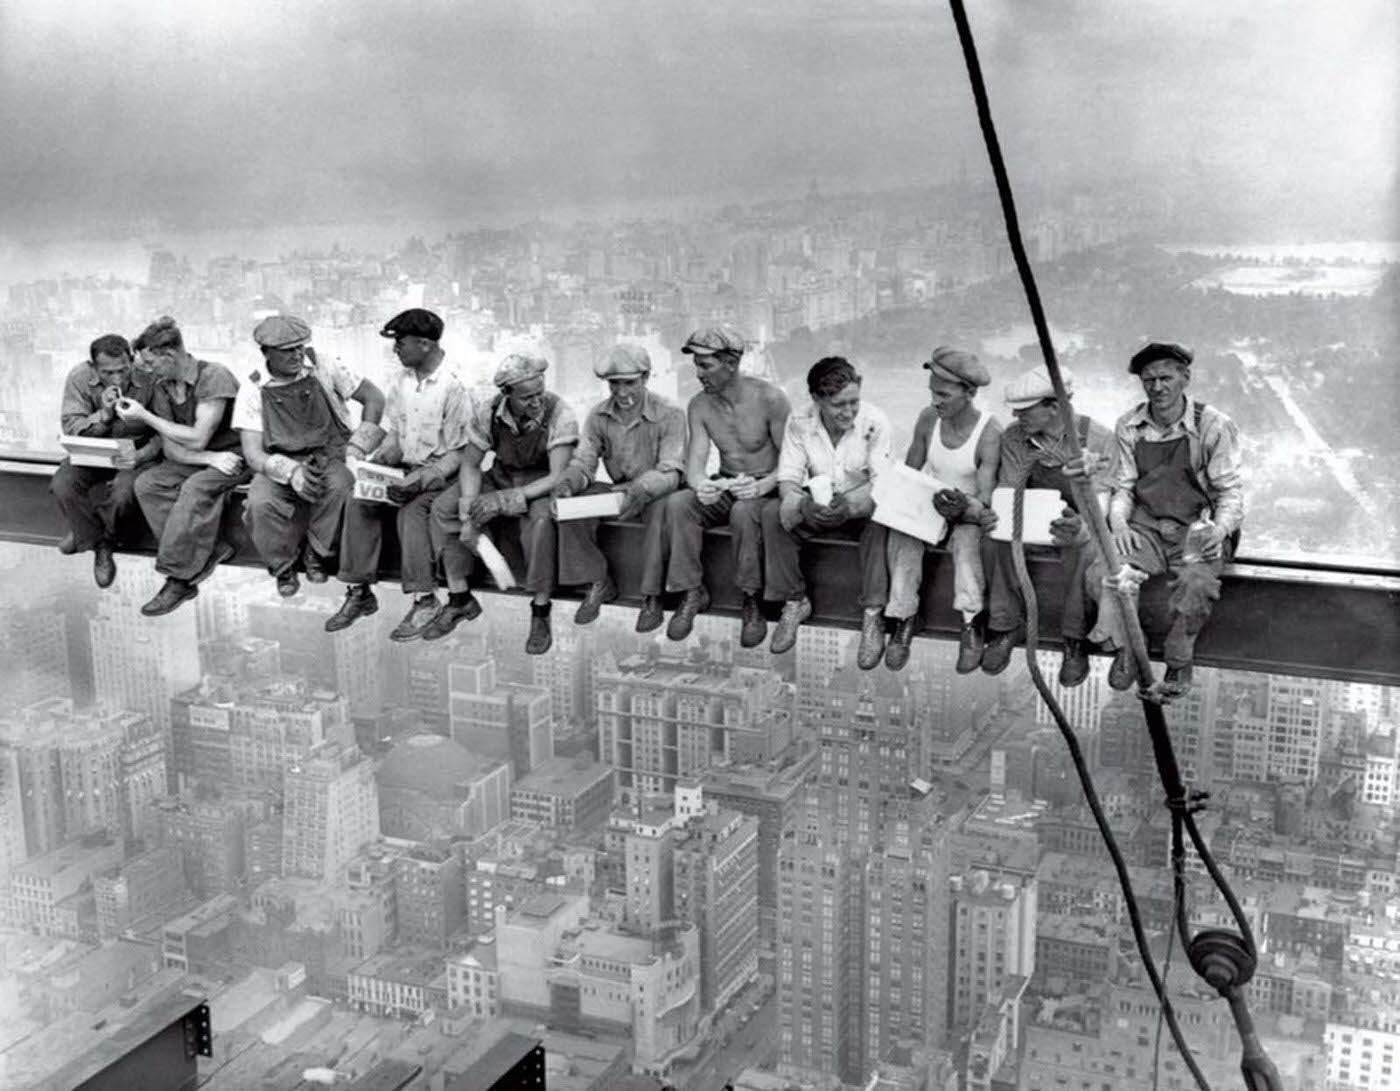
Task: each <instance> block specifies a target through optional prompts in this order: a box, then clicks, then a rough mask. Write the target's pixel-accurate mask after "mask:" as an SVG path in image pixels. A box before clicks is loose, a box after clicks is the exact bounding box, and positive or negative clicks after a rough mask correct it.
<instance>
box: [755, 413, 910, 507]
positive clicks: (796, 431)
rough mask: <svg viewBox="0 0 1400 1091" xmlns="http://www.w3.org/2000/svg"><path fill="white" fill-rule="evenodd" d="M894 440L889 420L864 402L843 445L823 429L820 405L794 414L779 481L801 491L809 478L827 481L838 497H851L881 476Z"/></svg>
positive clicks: (781, 457)
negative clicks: (852, 491) (857, 490)
mask: <svg viewBox="0 0 1400 1091" xmlns="http://www.w3.org/2000/svg"><path fill="white" fill-rule="evenodd" d="M892 440H893V435H892V433H891V431H890V422H889V418H888V417H886V416H885V414H884V413H883V412H881V411H880V410H879V409H876V408H875V406H873V405H870V404H869V403H868V402H864V401H862V402H861V403H860V409H859V411H857V413H856V419H855V423H854V424H852V425H851V427H850V429H849V430H848V431H846V432H844V433H843V434H842V436H841V441H840V442H839V443H836V444H833V443H832V442H831V435H830V433H828V432H827V430H826V425H824V424H822V418H821V411H820V410H819V409H818V408H817V406H816V405H815V404H812V405H809V406H808V407H807V408H806V409H804V410H803V411H801V412H800V413H793V414H792V415H791V416H789V417H788V419H787V425H786V427H784V429H783V446H782V449H781V451H780V452H779V455H778V481H779V482H787V483H788V484H792V485H797V486H798V487H801V486H803V485H805V484H806V483H807V479H808V478H809V477H819V476H822V475H826V476H828V477H830V478H831V483H832V486H833V488H834V489H835V491H836V492H838V493H848V492H850V491H851V490H852V489H856V488H859V487H860V486H861V485H864V484H866V483H867V482H868V481H870V480H871V479H872V478H874V477H875V476H876V475H878V474H879V473H880V472H881V471H882V470H883V469H884V468H885V467H886V466H888V465H889V463H890V450H891V443H892Z"/></svg>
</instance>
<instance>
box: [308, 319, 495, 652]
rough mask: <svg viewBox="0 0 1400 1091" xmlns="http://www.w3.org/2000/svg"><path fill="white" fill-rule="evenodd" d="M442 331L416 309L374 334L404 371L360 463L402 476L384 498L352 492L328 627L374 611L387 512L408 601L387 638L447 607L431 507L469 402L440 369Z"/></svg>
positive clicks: (450, 468)
mask: <svg viewBox="0 0 1400 1091" xmlns="http://www.w3.org/2000/svg"><path fill="white" fill-rule="evenodd" d="M442 331H443V325H442V319H441V318H439V317H438V316H437V315H435V314H434V313H433V312H432V311H426V310H423V309H422V308H421V307H414V308H412V309H410V310H407V311H404V312H402V313H401V314H397V315H395V316H394V317H393V318H391V319H390V320H389V321H388V322H387V323H385V325H384V328H383V329H382V330H380V331H379V333H380V336H382V337H388V338H392V339H393V342H394V355H395V356H396V357H397V358H398V361H399V363H400V364H401V365H402V369H401V370H400V371H399V374H398V376H397V377H396V378H395V379H394V382H393V385H391V386H390V388H389V397H388V401H387V404H386V405H385V408H384V417H383V420H382V424H383V426H384V432H385V434H384V439H383V441H382V442H381V443H380V444H379V446H378V447H377V448H375V449H374V450H373V451H370V452H367V455H368V458H367V459H366V461H369V462H372V463H376V464H379V465H382V466H390V467H393V468H395V469H398V470H402V471H403V478H402V479H401V480H399V481H396V482H394V483H393V484H392V485H390V486H389V487H388V490H387V494H388V503H383V502H380V501H376V500H368V499H364V500H361V499H356V498H354V497H351V498H350V499H349V500H347V501H346V502H345V521H344V524H343V526H342V529H341V535H340V573H339V575H340V579H341V580H342V581H344V582H345V583H347V584H349V587H348V588H347V590H346V592H345V601H344V602H342V603H341V605H340V609H339V610H337V611H336V612H335V613H334V614H332V615H331V617H330V618H328V619H327V621H326V631H327V632H331V633H333V632H337V631H339V630H341V629H344V628H347V627H348V626H350V625H353V624H354V623H355V621H356V620H357V619H359V618H361V617H366V616H368V615H369V614H373V613H375V612H376V611H377V610H378V609H379V602H378V600H377V599H376V598H375V596H374V591H373V590H372V588H373V585H374V584H375V582H376V581H377V580H378V579H379V551H380V548H381V545H382V542H383V537H384V531H383V520H384V519H386V518H389V517H390V516H394V517H395V519H396V521H397V524H398V532H399V573H400V579H401V581H402V586H403V590H404V593H405V594H409V595H412V596H413V605H412V606H410V607H409V610H408V613H406V614H405V615H404V617H403V619H402V620H401V621H400V622H399V623H398V625H396V626H395V627H394V628H393V630H391V631H390V633H389V639H391V640H394V641H398V642H400V643H403V642H407V641H411V640H417V639H419V638H420V637H422V636H423V635H424V630H425V629H427V627H428V623H429V622H431V621H432V620H433V619H434V618H435V617H436V616H437V615H438V612H439V611H440V610H445V609H447V607H445V606H443V605H442V604H440V603H439V601H438V597H437V575H436V568H437V556H438V553H439V549H438V547H437V539H436V537H435V535H434V532H433V528H432V508H433V502H434V501H435V500H436V499H437V498H438V497H439V496H441V495H442V493H443V491H444V490H445V489H446V488H447V487H448V485H449V484H451V483H452V481H453V480H454V479H455V478H456V476H457V470H458V467H459V466H460V465H461V463H462V453H463V448H464V447H465V446H466V442H467V424H468V419H469V399H468V395H467V388H466V387H465V386H463V385H462V383H461V381H460V380H459V379H458V378H457V377H456V376H455V375H453V374H452V373H451V372H450V371H449V370H448V368H447V366H446V362H445V357H444V354H443V350H442V346H441V344H440V343H439V342H440V341H441V338H442Z"/></svg>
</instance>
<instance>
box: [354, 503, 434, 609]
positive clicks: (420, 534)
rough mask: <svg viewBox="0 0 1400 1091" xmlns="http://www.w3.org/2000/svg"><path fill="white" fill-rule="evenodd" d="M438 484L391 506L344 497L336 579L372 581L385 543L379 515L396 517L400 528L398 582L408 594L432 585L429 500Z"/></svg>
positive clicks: (422, 591) (426, 591)
mask: <svg viewBox="0 0 1400 1091" xmlns="http://www.w3.org/2000/svg"><path fill="white" fill-rule="evenodd" d="M441 495H442V490H441V489H428V490H425V491H424V492H420V493H419V494H418V495H417V496H415V497H414V498H413V499H412V500H410V501H409V502H408V503H407V504H404V505H403V506H402V507H399V508H396V507H394V505H393V504H380V503H377V502H376V501H373V500H356V499H354V498H353V497H351V498H350V499H347V500H346V501H345V517H344V521H343V522H342V523H341V530H340V573H339V575H340V578H341V579H342V580H343V581H344V582H346V583H377V582H378V581H379V551H380V549H381V548H382V546H383V544H384V520H385V519H390V518H393V519H396V520H397V522H398V530H399V582H400V584H401V585H402V586H403V589H404V591H406V592H407V593H408V594H410V595H426V594H429V593H431V592H433V591H435V590H436V589H437V578H436V575H435V572H434V569H435V566H436V563H437V553H436V551H435V549H434V546H433V537H432V511H433V501H435V500H436V499H437V498H438V497H439V496H441Z"/></svg>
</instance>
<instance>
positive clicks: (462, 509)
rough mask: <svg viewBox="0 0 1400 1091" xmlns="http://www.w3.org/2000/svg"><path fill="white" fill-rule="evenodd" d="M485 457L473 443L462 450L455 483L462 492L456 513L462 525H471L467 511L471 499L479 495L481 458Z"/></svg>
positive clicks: (470, 504)
mask: <svg viewBox="0 0 1400 1091" xmlns="http://www.w3.org/2000/svg"><path fill="white" fill-rule="evenodd" d="M485 457H486V452H485V451H483V450H482V449H481V448H480V447H478V446H477V445H476V444H475V443H468V444H467V445H466V447H465V448H463V450H462V465H461V468H460V470H459V471H458V475H457V484H458V486H459V487H460V488H461V490H462V492H461V499H460V500H459V501H458V502H457V513H458V515H459V516H460V517H461V520H462V526H463V527H469V526H471V525H472V521H471V517H470V516H469V515H468V511H469V509H470V508H471V506H472V501H473V500H475V499H476V498H477V497H478V496H480V495H481V460H482V459H483V458H485Z"/></svg>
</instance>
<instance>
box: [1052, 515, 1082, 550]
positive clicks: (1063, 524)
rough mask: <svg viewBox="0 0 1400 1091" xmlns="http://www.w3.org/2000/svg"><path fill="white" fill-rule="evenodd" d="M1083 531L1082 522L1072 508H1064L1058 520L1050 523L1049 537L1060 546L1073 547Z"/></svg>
mask: <svg viewBox="0 0 1400 1091" xmlns="http://www.w3.org/2000/svg"><path fill="white" fill-rule="evenodd" d="M1083 530H1084V520H1083V519H1081V518H1080V517H1079V513H1078V512H1076V511H1074V510H1073V509H1072V508H1065V510H1064V511H1062V512H1061V513H1060V517H1059V518H1058V519H1055V520H1053V521H1052V522H1051V523H1050V536H1051V537H1052V538H1054V539H1055V541H1056V542H1057V543H1059V544H1060V545H1062V546H1069V545H1074V544H1075V543H1076V542H1078V541H1079V537H1080V534H1081V533H1082V532H1083Z"/></svg>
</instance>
